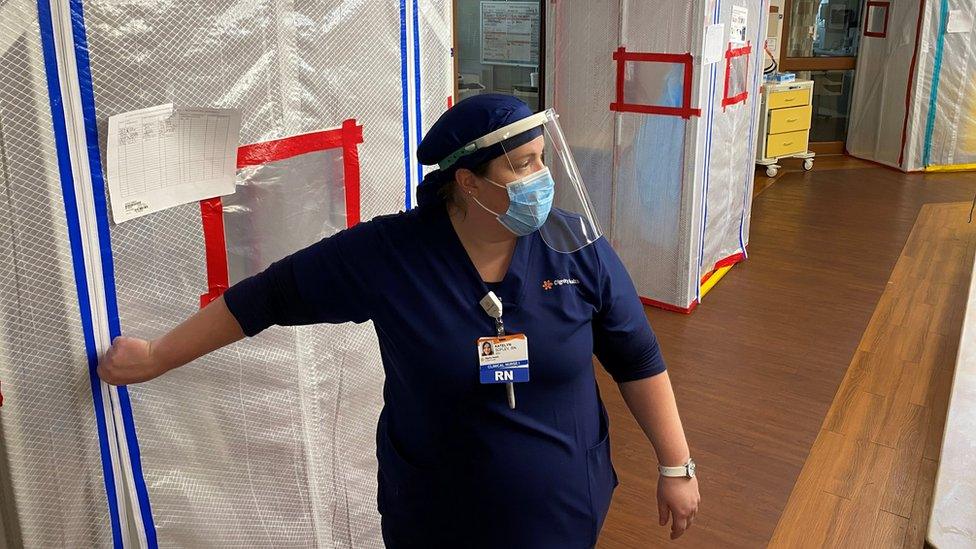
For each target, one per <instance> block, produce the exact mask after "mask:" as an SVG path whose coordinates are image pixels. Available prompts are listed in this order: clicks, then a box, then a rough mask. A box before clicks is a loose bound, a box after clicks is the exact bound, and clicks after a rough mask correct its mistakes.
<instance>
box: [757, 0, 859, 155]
mask: <svg viewBox="0 0 976 549" xmlns="http://www.w3.org/2000/svg"><path fill="white" fill-rule="evenodd" d="M773 3H774V4H776V3H779V4H781V5H782V8H783V9H782V12H783V13H784V14H785V17H784V19H783V36H784V38H785V44H783V48H782V49H781V50H780V57H779V69H780V71H783V72H792V73H796V77H797V79H804V80H813V109H812V114H811V115H812V117H813V119H812V120H811V122H810V141H811V143H812V144H811V149H813V150H814V152H819V153H822V154H824V153H841V152H843V151H844V141H845V140H846V139H847V123H848V115H849V113H850V98H851V96H850V94H851V89H852V87H853V85H854V78H856V74H855V70H854V67H855V64H856V61H857V52H858V47H859V46H860V41H861V40H862V39H863V37H862V29H861V27H862V25H861V23H862V18H863V11H864V7H865V2H863V1H862V0H773ZM867 3H868V4H870V3H871V2H867Z"/></svg>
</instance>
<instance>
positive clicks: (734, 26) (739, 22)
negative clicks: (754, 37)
mask: <svg viewBox="0 0 976 549" xmlns="http://www.w3.org/2000/svg"><path fill="white" fill-rule="evenodd" d="M748 21H749V8H747V7H745V6H732V23H731V28H730V29H729V30H730V33H729V41H730V42H732V43H733V44H745V43H746V25H747V24H748Z"/></svg>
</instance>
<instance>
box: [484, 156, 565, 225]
mask: <svg viewBox="0 0 976 549" xmlns="http://www.w3.org/2000/svg"><path fill="white" fill-rule="evenodd" d="M483 179H484V180H485V181H487V182H489V183H491V184H492V185H494V186H496V187H501V188H503V189H505V190H506V191H507V192H508V210H507V211H506V212H505V213H502V214H500V213H497V212H494V211H492V210H489V209H488V208H487V207H486V206H485V205H484V204H482V203H481V201H479V200H478V199H477V198H474V197H472V198H474V201H475V202H477V203H478V205H479V206H481V207H482V208H484V209H485V211H487V212H489V213H492V214H495V217H496V219H498V222H499V223H501V224H502V226H503V227H505V228H506V229H508V230H509V231H512V232H513V233H515V235H516V236H526V235H529V234H532V233H534V232H535V231H538V230H539V228H540V227H542V225H543V224H544V223H545V222H546V219H547V218H548V217H549V211H550V210H552V199H553V196H554V194H555V186H556V184H555V182H554V181H553V179H552V174H551V173H549V168H542V169H541V170H539V171H537V172H535V173H534V174H532V175H529V176H526V177H523V178H522V179H518V180H516V181H513V182H511V183H509V184H508V185H501V184H498V183H495V182H494V181H492V180H491V179H488V178H487V177H485V178H483Z"/></svg>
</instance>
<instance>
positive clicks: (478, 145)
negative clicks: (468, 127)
mask: <svg viewBox="0 0 976 549" xmlns="http://www.w3.org/2000/svg"><path fill="white" fill-rule="evenodd" d="M493 145H500V146H501V148H502V151H503V155H502V156H501V157H500V158H497V159H495V160H493V161H492V165H491V169H490V172H489V175H488V176H487V177H486V178H485V179H487V181H488V182H489V183H490V184H493V185H495V186H498V187H503V188H504V190H505V191H506V192H507V194H508V204H507V209H506V208H504V207H501V208H499V207H497V206H495V207H494V208H492V207H489V206H486V205H485V204H483V203H481V202H479V204H480V205H481V206H482V207H483V208H485V209H486V210H488V211H490V212H492V213H494V214H496V215H497V216H498V221H499V222H500V223H501V224H502V225H504V226H505V227H507V228H508V229H509V230H511V231H512V232H514V233H515V234H529V233H531V232H535V230H538V232H539V234H540V235H541V236H542V239H543V241H545V243H546V244H547V245H548V246H549V247H550V248H552V249H553V250H555V251H557V252H560V253H572V252H575V251H578V250H580V249H582V248H584V247H585V246H587V245H589V244H591V243H593V242H594V241H596V240H597V239H598V238H600V236H601V235H602V234H603V233H602V230H601V228H600V224H599V222H598V221H597V219H596V216H595V214H594V210H593V205H592V204H591V202H590V197H589V195H588V194H587V192H586V186H585V185H584V184H583V180H582V178H581V177H580V173H579V169H578V168H577V167H576V162H575V161H574V160H573V153H572V151H570V149H569V145H568V144H567V143H566V139H565V137H564V136H563V132H562V130H561V129H560V127H559V121H558V116H557V115H556V113H555V111H554V110H552V109H549V110H546V111H543V112H540V113H538V114H535V115H532V116H530V117H528V118H523V119H522V120H519V121H518V122H514V123H512V124H509V125H508V126H505V127H504V128H501V129H498V130H496V131H494V132H491V133H490V134H488V135H486V136H484V137H482V138H480V139H477V140H475V141H473V142H471V143H469V144H467V145H465V146H464V147H462V148H461V149H459V150H458V151H456V152H455V153H454V154H452V155H451V156H449V157H447V158H446V159H444V160H443V161H442V162H441V163H440V167H441V169H445V168H447V167H449V166H451V165H452V164H454V162H456V161H457V160H458V159H459V158H461V157H463V156H466V155H468V154H472V153H474V152H475V151H477V150H480V149H485V148H488V147H491V146H493ZM489 178H490V179H489Z"/></svg>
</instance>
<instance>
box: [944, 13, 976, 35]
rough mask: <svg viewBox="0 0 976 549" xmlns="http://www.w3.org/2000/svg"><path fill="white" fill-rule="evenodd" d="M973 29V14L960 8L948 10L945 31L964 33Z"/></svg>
mask: <svg viewBox="0 0 976 549" xmlns="http://www.w3.org/2000/svg"><path fill="white" fill-rule="evenodd" d="M971 30H973V16H972V15H970V14H968V13H965V12H964V11H962V10H949V17H948V19H947V21H946V32H947V33H950V34H955V33H964V32H969V31H971Z"/></svg>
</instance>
